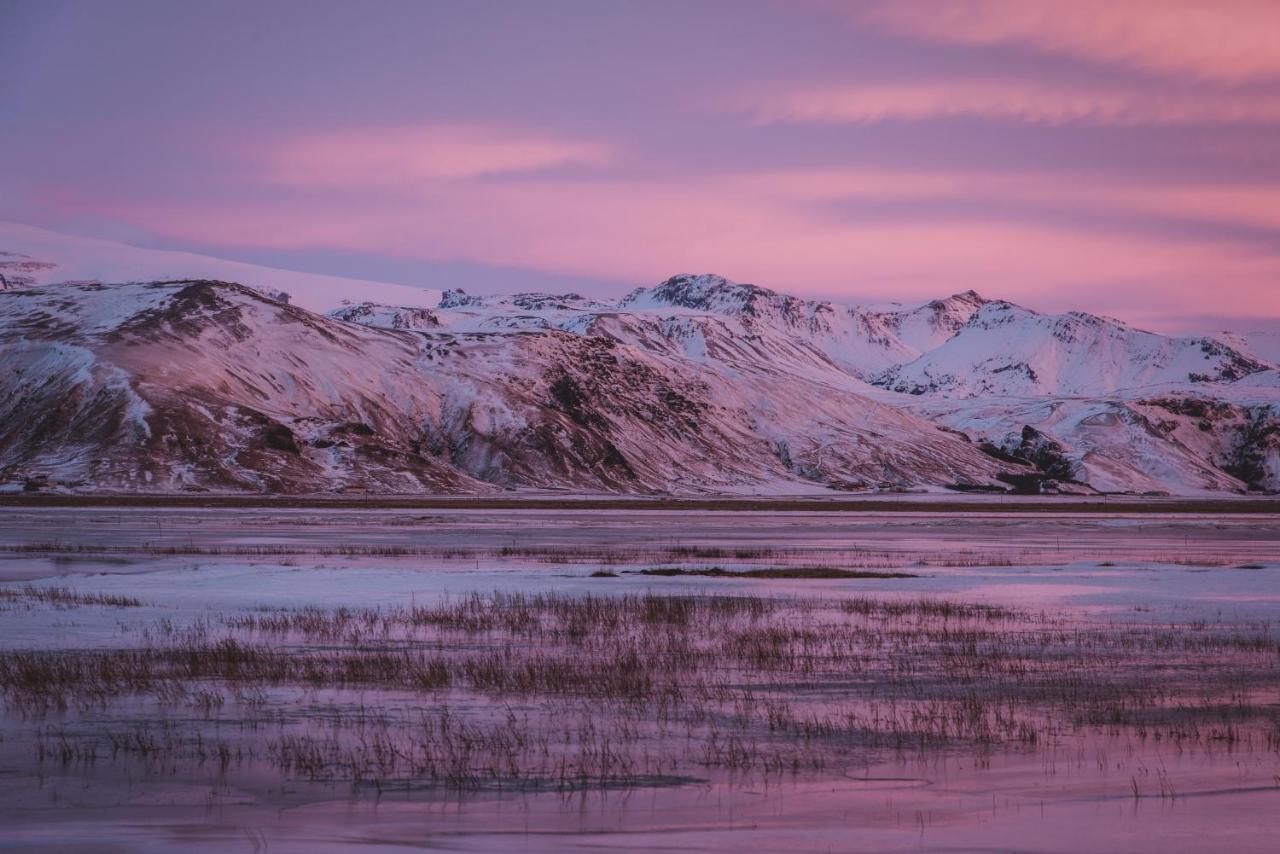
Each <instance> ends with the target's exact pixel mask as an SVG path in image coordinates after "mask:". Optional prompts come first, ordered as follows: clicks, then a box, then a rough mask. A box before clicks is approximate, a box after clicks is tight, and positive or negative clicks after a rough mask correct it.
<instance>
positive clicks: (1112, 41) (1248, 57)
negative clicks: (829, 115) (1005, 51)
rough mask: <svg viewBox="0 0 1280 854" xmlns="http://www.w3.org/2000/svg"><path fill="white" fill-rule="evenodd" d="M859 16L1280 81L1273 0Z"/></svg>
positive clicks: (1176, 71)
mask: <svg viewBox="0 0 1280 854" xmlns="http://www.w3.org/2000/svg"><path fill="white" fill-rule="evenodd" d="M858 16H859V18H860V19H861V20H862V21H864V22H867V23H871V24H873V25H877V26H879V27H883V28H885V29H888V30H891V31H894V32H898V33H902V34H905V35H908V36H913V37H918V38H922V39H927V40H930V41H937V42H947V43H953V44H962V45H974V46H1010V47H1021V48H1029V49H1032V50H1036V51H1040V52H1045V53H1053V54H1059V55H1064V56H1069V57H1073V58H1076V59H1083V60H1086V61H1089V62H1093V63H1101V64H1108V65H1119V66H1125V67H1129V68H1135V69H1140V70H1142V71H1146V72H1155V73H1159V74H1173V75H1178V76H1183V77H1188V78H1193V79H1199V80H1209V81H1216V82H1220V83H1231V84H1238V83H1244V82H1248V81H1256V80H1263V79H1280V3H1277V2H1275V0H1215V2H1204V0H1073V2H1062V0H932V2H922V3H904V2H878V3H876V4H875V5H874V6H872V7H871V8H870V9H866V10H862V11H861V12H860V13H858Z"/></svg>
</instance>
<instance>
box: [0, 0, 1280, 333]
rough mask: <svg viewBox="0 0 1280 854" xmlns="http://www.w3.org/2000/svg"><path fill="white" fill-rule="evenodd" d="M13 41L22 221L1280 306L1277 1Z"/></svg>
mask: <svg viewBox="0 0 1280 854" xmlns="http://www.w3.org/2000/svg"><path fill="white" fill-rule="evenodd" d="M0 55H3V56H5V57H6V66H7V67H6V73H5V75H4V76H3V79H0V150H3V151H4V152H5V155H4V156H3V157H0V218H4V219H12V220H17V221H22V222H28V223H31V224H34V225H40V226H45V227H52V228H55V229H60V230H65V231H72V232H78V233H90V234H94V235H97V236H113V237H121V238H123V239H125V240H127V241H128V242H134V243H138V244H140V245H147V246H160V247H166V248H183V249H190V250H195V251H200V252H205V253H208V254H213V255H219V256H224V257H230V258H237V259H242V260H249V261H256V262H259V263H273V264H277V265H279V266H286V267H293V268H298V269H307V270H313V271H318V272H329V273H335V274H342V275H353V276H360V277H363V278H382V279H387V280H391V281H400V282H405V283H408V284H418V285H423V286H427V287H439V288H442V287H452V286H459V285H461V286H463V287H467V288H469V289H472V290H476V291H514V290H528V289H534V288H537V289H561V288H562V289H574V290H578V291H582V292H587V293H592V294H599V295H609V294H616V293H620V292H622V291H624V290H626V289H627V288H629V287H631V286H634V285H636V284H651V283H653V282H655V281H658V280H660V279H662V278H665V277H666V276H668V275H671V274H673V273H676V272H683V271H692V272H717V273H721V274H723V275H726V276H729V277H731V278H734V279H738V280H740V281H754V282H757V283H759V284H763V285H767V286H770V287H774V288H776V289H779V290H785V291H789V292H792V293H797V294H803V295H815V296H835V297H840V298H844V299H849V300H884V299H904V300H906V299H917V298H924V297H932V296H938V295H942V294H947V293H951V292H954V291H959V290H964V289H967V288H976V289H977V290H979V291H980V292H982V293H984V294H986V295H989V296H996V297H1003V298H1006V299H1011V300H1014V301H1017V302H1022V303H1024V304H1026V305H1029V306H1031V307H1033V308H1039V309H1043V310H1062V309H1067V308H1077V309H1085V310H1090V311H1095V312H1100V313H1105V314H1111V315H1116V316H1120V317H1124V318H1126V319H1129V320H1132V321H1135V322H1138V323H1141V324H1144V325H1147V326H1153V327H1157V328H1163V329H1195V328H1200V327H1209V326H1220V325H1222V324H1223V323H1228V322H1229V323H1234V324H1237V325H1240V324H1247V325H1258V324H1267V323H1274V322H1275V321H1276V319H1277V318H1278V317H1280V146H1278V145H1277V144H1276V142H1275V140H1276V139H1277V138H1280V134H1278V131H1280V4H1278V3H1275V2H1217V3H1214V4H1207V3H1201V2H1179V0H1160V2H1144V0H1126V2H1123V3H1114V2H1094V0H1077V2H1074V3H1071V4H1064V3H1060V2H1035V0H1018V2H1015V0H935V2H927V3H925V2H920V3H878V2H865V3H835V2H831V3H824V2H814V3H797V2H786V3H749V2H732V3H676V2H659V1H658V0H655V2H582V3H573V2H547V3H538V4H534V3H528V4H511V3H501V2H466V3H429V2H390V1H388V2H380V3H373V4H352V3H326V2H305V3H304V2H299V3H288V2H276V3H270V4H258V3H243V4H239V3H223V4H218V5H217V6H216V7H215V6H212V5H210V6H207V7H205V6H201V5H197V4H171V3H164V2H154V3H137V2H117V3H112V4H85V3H62V2H57V0H42V2H22V0H17V1H16V2H15V0H0ZM2 248H3V247H0V249H2Z"/></svg>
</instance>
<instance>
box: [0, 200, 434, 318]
mask: <svg viewBox="0 0 1280 854" xmlns="http://www.w3.org/2000/svg"><path fill="white" fill-rule="evenodd" d="M0 252H7V253H13V254H17V255H25V256H27V257H28V259H30V260H33V261H37V262H44V263H47V264H52V265H54V266H53V267H52V268H51V269H44V270H39V271H36V272H34V273H32V274H31V275H32V277H33V278H34V279H35V281H34V284H36V285H48V284H57V283H61V282H66V281H96V282H147V281H165V280H178V279H217V280H220V281H226V282H238V283H240V284H243V285H246V286H248V287H251V288H254V289H256V290H259V291H262V292H264V293H268V294H270V293H272V292H280V291H283V292H285V293H287V294H289V297H290V302H291V303H293V304H294V305H300V306H302V307H303V308H306V309H309V310H311V311H317V312H325V311H329V310H331V309H334V308H337V307H339V306H340V305H342V304H343V303H344V302H347V301H352V300H359V301H364V300H369V301H373V302H378V303H388V304H394V305H401V306H419V307H430V306H434V305H435V304H436V303H437V302H439V300H440V291H438V290H430V289H425V288H415V287H410V286H408V285H395V284H390V283H387V282H374V281H366V280H362V279H347V278H342V277H339V276H325V275H321V274H317V273H301V272H297V271H294V270H280V269H276V268H273V267H260V266H258V265H256V264H244V263H241V262H239V261H227V260H224V259H221V258H211V257H209V256H207V255H197V254H194V253H190V252H171V251H165V250H159V249H142V248H139V247H136V246H127V245H125V244H123V243H116V242H114V241H110V240H100V239H96V238H89V237H73V236H70V235H65V234H59V233H57V232H53V231H47V230H45V229H41V228H36V227H34V226H30V225H22V224H20V223H15V222H0ZM3 257H4V256H0V258H3ZM0 272H3V271H2V270H0Z"/></svg>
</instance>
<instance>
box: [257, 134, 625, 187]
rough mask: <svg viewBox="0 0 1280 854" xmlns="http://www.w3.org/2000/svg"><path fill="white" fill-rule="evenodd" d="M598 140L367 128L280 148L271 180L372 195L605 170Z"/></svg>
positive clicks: (607, 152) (309, 137) (608, 155)
mask: <svg viewBox="0 0 1280 854" xmlns="http://www.w3.org/2000/svg"><path fill="white" fill-rule="evenodd" d="M612 158H613V151H612V150H611V149H610V148H609V147H608V146H606V145H604V144H601V143H598V142H590V141H581V140H573V139H565V138H562V137H557V136H554V135H549V134H539V133H535V132H528V131H513V130H507V129H501V128H495V127H486V126H480V125H465V124H433V125H423V126H418V127H399V128H386V127H383V128H376V127H375V128H361V129H355V130H338V131H325V132H319V133H311V134H306V135H301V136H297V137H293V138H290V139H288V140H287V141H285V142H283V143H282V144H280V145H278V146H276V147H275V149H274V153H273V155H272V158H271V163H270V166H269V169H270V175H271V178H272V180H274V181H276V182H279V183H282V184H286V185H290V186H300V187H331V188H355V189H368V188H376V187H383V188H386V187H399V186H404V185H406V184H408V185H413V184H416V183H419V182H422V181H432V180H441V179H461V178H476V177H482V176H489V175H510V174H519V173H528V172H537V171H541V170H545V169H553V168H557V167H563V166H599V165H603V164H606V163H608V162H609V161H610V160H611V159H612Z"/></svg>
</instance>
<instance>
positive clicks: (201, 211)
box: [106, 172, 1280, 320]
mask: <svg viewBox="0 0 1280 854" xmlns="http://www.w3.org/2000/svg"><path fill="white" fill-rule="evenodd" d="M989 179H990V176H981V175H949V174H927V173H925V174H905V175H894V174H893V173H887V174H886V173H881V174H875V173H871V172H835V173H804V172H801V173H777V174H772V175H731V176H721V177H705V178H701V179H693V180H679V181H677V180H669V181H631V180H609V181H604V180H601V181H563V180H553V179H515V178H512V179H508V180H504V181H501V182H498V181H492V182H457V181H437V182H433V183H431V184H430V185H429V186H428V185H424V187H423V188H422V189H421V192H420V194H419V195H418V196H416V197H414V198H408V197H397V198H396V199H395V200H393V201H388V200H386V199H382V200H377V201H370V202H366V203H362V204H353V205H348V206H345V207H344V208H343V209H342V211H341V215H340V216H339V215H334V214H333V212H332V210H331V209H329V208H327V207H326V206H323V205H309V204H304V203H292V202H286V201H276V202H274V203H270V204H252V205H248V204H246V205H228V206H223V207H209V206H205V205H191V206H187V205H185V204H184V203H182V202H181V201H165V202H162V203H155V204H149V205H130V206H125V207H117V208H114V209H111V210H109V211H106V212H107V213H109V214H111V215H114V216H117V217H119V218H121V219H124V220H126V221H128V222H130V223H132V224H135V225H138V226H140V227H144V228H147V229H149V230H151V231H153V232H155V233H158V234H162V235H165V236H167V237H170V238H176V239H180V240H186V241H200V242H202V243H204V244H206V245H210V244H212V245H224V246H242V247H243V246H255V247H269V248H289V249H308V248H324V249H339V250H348V251H358V252H374V253H383V254H387V255H395V256H401V257H412V258H424V259H431V260H461V261H472V262H478V263H484V264H492V265H503V266H511V267H516V268H524V269H534V270H539V271H549V272H558V273H562V274H566V275H575V276H586V277H598V278H605V279H609V280H619V279H621V280H630V281H636V282H652V281H657V280H659V279H661V278H663V277H665V276H667V275H669V274H671V273H673V272H678V271H680V270H697V271H704V270H711V271H716V272H721V273H723V274H725V275H729V276H731V277H734V278H738V279H741V280H745V281H757V282H760V283H762V284H767V285H770V286H773V287H776V288H779V289H782V290H789V291H792V292H796V293H825V294H842V295H845V296H847V297H849V298H855V299H858V298H875V299H883V298H902V299H911V298H922V297H930V296H936V295H938V294H940V293H946V292H949V291H952V290H958V289H961V288H967V287H976V288H978V289H979V290H980V291H983V292H985V293H989V294H992V295H995V296H1002V297H1006V298H1010V299H1014V300H1022V301H1025V302H1027V303H1029V304H1030V305H1032V306H1033V307H1043V308H1048V309H1066V308H1079V307H1082V306H1083V307H1088V308H1091V309H1093V310H1098V311H1104V312H1108V313H1113V314H1117V315H1120V316H1125V317H1130V318H1133V319H1137V320H1143V319H1145V318H1146V317H1147V316H1149V315H1150V314H1151V313H1152V312H1153V310H1156V309H1158V311H1159V312H1160V313H1161V314H1162V315H1170V314H1195V313H1205V312H1211V311H1213V310H1216V309H1218V308H1219V305H1218V303H1219V302H1220V297H1219V294H1220V293H1222V292H1223V290H1224V289H1226V290H1227V292H1230V293H1231V294H1232V295H1233V302H1234V304H1235V305H1236V306H1237V307H1238V310H1239V311H1242V312H1253V313H1254V314H1256V315H1258V316H1278V315H1280V290H1277V289H1276V288H1275V282H1276V281H1277V280H1278V279H1280V257H1277V256H1276V255H1275V254H1272V253H1267V252H1265V251H1263V250H1261V249H1248V248H1242V246H1241V245H1240V244H1238V243H1232V242H1228V241H1224V240H1216V239H1209V238H1204V239H1186V238H1182V237H1179V238H1166V237H1161V236H1158V235H1151V234H1132V233H1123V232H1116V233H1109V232H1105V231H1101V230H1099V229H1096V228H1095V229H1089V228H1077V227H1073V226H1070V225H1057V224H1036V223H1033V222H1027V221H1022V220H1019V219H1016V218H1008V217H1006V218H993V217H985V218H984V217H982V216H981V215H980V214H970V215H967V216H966V218H965V219H964V220H963V221H957V220H956V219H954V218H946V217H931V216H929V215H928V214H921V215H918V216H916V217H915V218H913V219H912V220H911V221H909V222H903V221H896V220H895V221H889V222H865V221H860V222H852V221H848V220H844V219H841V218H839V217H833V216H830V215H828V214H826V213H825V210H826V209H825V208H824V207H823V206H815V205H814V204H813V202H814V201H820V200H823V199H838V198H855V199H856V198H926V199H928V198H962V197H965V196H966V195H970V194H972V193H973V192H974V191H975V188H978V187H981V186H982V185H983V184H984V182H986V181H988V180H989ZM1228 189H1229V188H1207V189H1206V188H1200V189H1199V190H1195V189H1194V188H1189V189H1187V190H1186V191H1185V193H1186V195H1185V196H1184V197H1182V198H1181V199H1178V200H1177V201H1178V203H1179V204H1182V205H1184V206H1185V207H1186V208H1187V209H1189V210H1190V209H1193V208H1194V207H1195V206H1196V205H1198V204H1199V203H1200V202H1202V201H1203V200H1204V199H1206V198H1212V197H1213V195H1212V194H1215V193H1216V194H1221V195H1219V202H1218V203H1219V205H1220V206H1222V207H1224V208H1225V209H1227V212H1228V213H1230V211H1231V210H1232V209H1233V207H1234V205H1233V202H1232V200H1231V197H1230V196H1229V195H1227V192H1228ZM987 191H988V193H991V194H995V195H997V196H999V194H1001V193H1004V194H1005V196H1006V197H1008V198H1014V199H1017V198H1043V199H1046V200H1052V198H1053V197H1054V195H1055V194H1061V195H1062V198H1063V199H1064V200H1065V201H1063V202H1062V203H1063V204H1064V205H1065V206H1069V205H1072V204H1077V205H1083V206H1085V207H1086V209H1088V208H1090V207H1091V208H1092V209H1100V208H1103V207H1107V206H1113V205H1120V206H1123V205H1125V204H1127V202H1126V199H1131V198H1134V197H1135V190H1134V189H1133V188H1123V187H1120V188H1116V189H1115V190H1114V191H1113V192H1112V193H1110V194H1109V195H1108V194H1107V193H1105V192H1104V191H1103V190H1100V189H1099V190H1096V191H1093V192H1092V193H1091V192H1089V191H1086V190H1084V189H1081V190H1080V191H1078V192H1076V193H1072V192H1071V191H1070V181H1069V179H1052V178H1049V177H1044V178H1039V179H1032V180H1015V179H1009V178H1006V179H1004V180H1003V181H999V180H997V181H995V182H994V183H992V184H991V185H990V186H989V187H988V188H987ZM1164 192H1165V195H1163V196H1162V195H1160V194H1159V193H1158V192H1157V193H1155V194H1153V195H1151V196H1149V197H1148V198H1147V199H1146V200H1145V201H1140V202H1137V203H1136V204H1137V206H1138V207H1139V208H1147V207H1150V208H1151V209H1152V210H1156V209H1158V208H1159V207H1160V205H1162V204H1164V203H1165V202H1167V201H1168V200H1169V199H1171V198H1176V197H1174V196H1172V195H1170V194H1169V191H1164ZM1197 192H1198V193H1200V195H1196V193H1197ZM1206 193H1208V194H1209V195H1205V194H1206ZM1247 198H1249V199H1250V204H1252V205H1254V206H1255V208H1254V209H1256V210H1259V211H1260V210H1262V207H1263V202H1264V199H1262V198H1261V197H1257V196H1248V197H1247ZM430 284H433V285H440V284H447V283H440V282H432V283H430ZM1209 284H1212V285H1213V287H1208V286H1207V285H1209Z"/></svg>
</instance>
